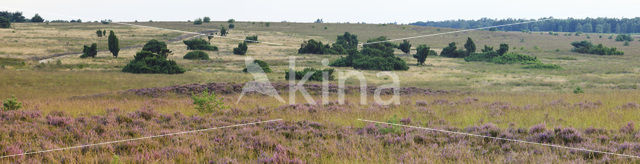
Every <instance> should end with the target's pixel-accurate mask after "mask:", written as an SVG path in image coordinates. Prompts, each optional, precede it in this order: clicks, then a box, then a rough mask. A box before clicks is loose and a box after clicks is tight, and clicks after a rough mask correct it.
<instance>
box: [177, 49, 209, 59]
mask: <svg viewBox="0 0 640 164" xmlns="http://www.w3.org/2000/svg"><path fill="white" fill-rule="evenodd" d="M183 58H184V59H188V60H209V54H207V53H206V52H204V51H199V50H195V51H191V52H189V53H187V54H186V55H184V57H183Z"/></svg>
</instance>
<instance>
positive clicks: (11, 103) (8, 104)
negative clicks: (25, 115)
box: [2, 96, 22, 111]
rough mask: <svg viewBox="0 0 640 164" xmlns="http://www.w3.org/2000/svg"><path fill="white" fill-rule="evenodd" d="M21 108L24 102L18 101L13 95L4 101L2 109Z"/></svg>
mask: <svg viewBox="0 0 640 164" xmlns="http://www.w3.org/2000/svg"><path fill="white" fill-rule="evenodd" d="M20 108H22V103H21V102H18V99H16V97H14V96H11V98H7V99H6V100H4V101H3V102H2V109H3V110H5V111H9V110H18V109H20Z"/></svg>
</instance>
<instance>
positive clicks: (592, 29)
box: [411, 17, 640, 33]
mask: <svg viewBox="0 0 640 164" xmlns="http://www.w3.org/2000/svg"><path fill="white" fill-rule="evenodd" d="M543 19H544V18H543ZM526 21H534V20H533V19H531V20H528V19H489V18H482V19H478V20H447V21H427V22H416V23H411V25H418V26H432V27H447V28H458V29H471V28H480V27H489V26H497V25H505V24H512V23H518V22H526ZM490 30H501V31H554V32H585V33H640V17H636V18H632V19H629V18H622V19H619V18H585V19H574V18H569V19H550V20H545V21H540V22H535V23H527V24H520V25H513V26H505V27H498V28H493V29H490Z"/></svg>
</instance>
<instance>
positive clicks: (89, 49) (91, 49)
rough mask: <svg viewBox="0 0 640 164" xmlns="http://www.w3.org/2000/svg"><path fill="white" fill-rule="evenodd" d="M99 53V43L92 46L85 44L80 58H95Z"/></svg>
mask: <svg viewBox="0 0 640 164" xmlns="http://www.w3.org/2000/svg"><path fill="white" fill-rule="evenodd" d="M97 55H98V44H96V43H93V44H91V46H87V45H84V47H83V49H82V55H80V58H88V57H92V58H95V57H96V56H97Z"/></svg>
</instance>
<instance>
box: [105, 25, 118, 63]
mask: <svg viewBox="0 0 640 164" xmlns="http://www.w3.org/2000/svg"><path fill="white" fill-rule="evenodd" d="M108 40H109V43H108V44H109V51H111V54H113V57H116V58H118V53H119V52H120V41H119V40H118V37H117V36H116V34H115V33H114V32H113V30H112V31H109V39H108Z"/></svg>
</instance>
